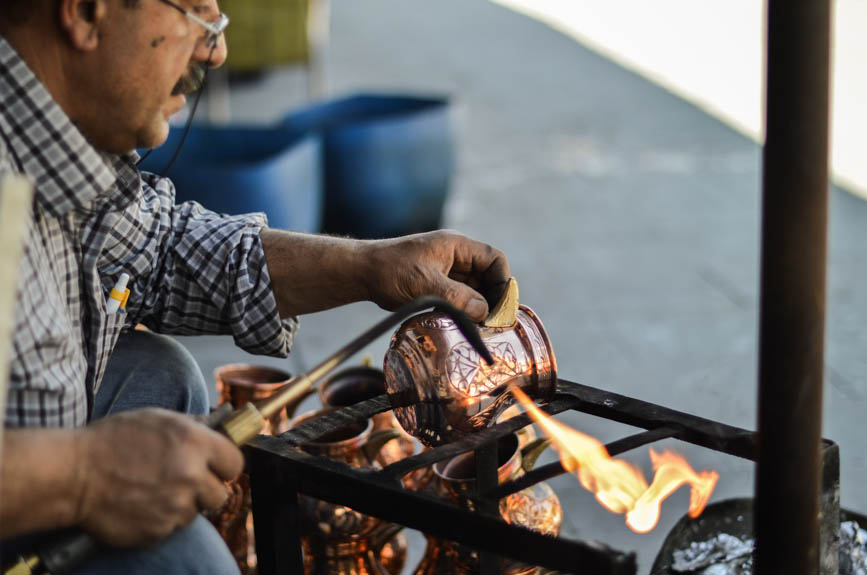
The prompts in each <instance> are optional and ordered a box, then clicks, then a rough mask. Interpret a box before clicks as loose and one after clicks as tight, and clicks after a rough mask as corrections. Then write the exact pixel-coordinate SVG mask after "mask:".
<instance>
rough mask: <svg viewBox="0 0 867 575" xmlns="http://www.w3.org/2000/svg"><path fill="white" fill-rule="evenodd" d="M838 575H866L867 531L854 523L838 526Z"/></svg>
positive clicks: (845, 522) (849, 522) (846, 522)
mask: <svg viewBox="0 0 867 575" xmlns="http://www.w3.org/2000/svg"><path fill="white" fill-rule="evenodd" d="M840 575H867V531H865V530H864V529H861V527H859V526H858V524H857V523H855V522H854V521H844V522H843V523H841V524H840Z"/></svg>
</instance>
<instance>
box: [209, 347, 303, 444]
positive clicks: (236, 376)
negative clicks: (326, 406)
mask: <svg viewBox="0 0 867 575" xmlns="http://www.w3.org/2000/svg"><path fill="white" fill-rule="evenodd" d="M290 377H292V376H291V375H290V374H289V373H287V372H285V371H283V370H280V369H276V368H273V367H265V366H261V365H250V364H247V363H232V364H229V365H222V366H220V367H218V368H216V369H215V370H214V379H215V380H216V381H217V395H218V396H219V399H218V405H222V404H224V403H228V404H230V405H231V406H232V407H234V408H235V409H237V408H239V407H243V406H244V405H246V404H247V403H248V402H255V401H257V400H260V399H265V398H266V397H269V396H271V395H272V394H273V393H274V392H275V391H277V390H278V389H279V388H280V387H282V386H283V385H284V384H285V383H286V382H287V381H288V380H289V378H290ZM308 396H309V394H308ZM305 397H307V396H305ZM298 403H300V401H298V402H294V403H293V404H292V405H289V406H287V407H286V408H284V409H281V410H280V411H279V412H277V414H275V415H274V416H272V417H270V418H268V420H267V424H266V426H265V431H264V433H265V434H267V435H280V434H281V433H283V432H285V431H286V430H287V429H289V419H290V418H291V417H292V415H291V414H292V412H293V411H294V410H295V408H296V407H297V406H298Z"/></svg>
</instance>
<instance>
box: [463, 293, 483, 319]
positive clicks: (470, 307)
mask: <svg viewBox="0 0 867 575" xmlns="http://www.w3.org/2000/svg"><path fill="white" fill-rule="evenodd" d="M487 313H488V303H487V302H486V301H485V300H483V299H481V298H473V299H471V300H470V302H469V303H468V304H467V315H469V316H470V317H471V318H473V319H475V320H478V321H482V320H484V319H485V316H486V315H487Z"/></svg>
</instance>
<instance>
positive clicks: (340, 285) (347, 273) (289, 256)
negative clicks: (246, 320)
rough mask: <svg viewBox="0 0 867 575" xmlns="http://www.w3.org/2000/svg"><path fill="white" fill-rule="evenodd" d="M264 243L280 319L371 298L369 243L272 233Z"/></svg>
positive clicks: (264, 237) (265, 232) (265, 235)
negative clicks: (369, 290)
mask: <svg viewBox="0 0 867 575" xmlns="http://www.w3.org/2000/svg"><path fill="white" fill-rule="evenodd" d="M260 237H261V239H262V247H263V249H264V250H265V261H266V262H267V264H268V273H269V274H270V276H271V285H272V286H273V289H274V295H275V297H276V298H277V309H278V310H279V311H280V316H281V317H288V316H292V315H301V314H305V313H313V312H316V311H321V310H324V309H329V308H332V307H337V306H341V305H344V304H348V303H352V302H356V301H361V300H365V299H368V298H369V297H370V294H369V293H368V288H367V286H368V282H367V281H366V280H367V276H368V275H369V273H370V270H368V269H367V267H368V265H369V264H368V261H367V254H368V251H367V247H368V242H366V241H364V240H355V239H349V238H335V237H329V236H322V235H311V234H301V233H297V232H286V231H282V230H274V229H268V228H265V229H263V230H262V232H261V233H260ZM290 286H291V288H290Z"/></svg>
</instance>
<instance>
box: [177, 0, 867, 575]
mask: <svg viewBox="0 0 867 575" xmlns="http://www.w3.org/2000/svg"><path fill="white" fill-rule="evenodd" d="M332 9H333V13H332V42H331V50H330V53H329V56H328V66H327V70H328V82H329V86H330V90H331V93H332V94H334V95H344V94H347V93H351V92H355V91H360V90H395V91H411V92H434V93H445V94H449V95H451V96H452V97H453V101H454V112H455V129H456V139H457V145H458V172H457V175H456V179H455V182H454V187H453V190H452V193H451V196H450V199H449V202H448V206H447V225H448V226H449V227H452V228H455V229H458V230H460V231H462V232H464V233H466V234H468V235H471V236H473V237H476V238H478V239H481V240H484V241H487V242H490V243H492V244H494V245H496V246H498V247H500V248H502V249H503V250H504V251H505V252H506V253H507V254H508V256H509V259H510V264H511V268H512V271H513V274H514V275H515V276H516V277H517V278H518V280H519V282H520V287H521V301H522V302H523V303H525V304H527V305H529V306H531V307H532V308H533V309H534V310H535V311H536V312H537V313H538V314H539V315H540V317H541V318H542V320H543V321H544V323H545V326H546V328H547V330H548V332H549V335H550V337H551V340H552V342H553V345H554V349H555V351H556V354H557V358H558V363H559V370H560V373H561V375H562V376H563V377H564V378H567V379H571V380H575V381H580V382H582V383H586V384H588V385H592V386H596V387H601V388H605V389H608V390H611V391H614V392H617V393H622V394H626V395H631V396H635V397H638V398H641V399H645V400H648V401H652V402H654V403H659V404H662V405H666V406H669V407H672V408H675V409H678V410H682V411H686V412H690V413H694V414H697V415H700V416H703V417H706V418H711V419H715V420H719V421H722V422H725V423H729V424H733V425H737V426H742V427H746V428H754V427H755V417H756V408H755V406H756V393H757V392H756V332H757V322H758V319H757V312H758V309H757V301H758V298H757V293H758V274H757V272H758V255H757V254H758V246H759V194H760V160H761V154H760V150H759V148H758V147H757V146H756V145H755V144H754V143H753V142H751V141H749V140H747V139H746V138H744V137H742V136H740V135H739V134H737V133H735V132H734V131H732V130H731V129H729V128H727V127H726V126H725V125H723V124H721V123H720V122H718V121H716V120H714V119H713V118H710V117H709V116H707V115H706V114H704V113H703V112H702V111H700V110H698V109H697V108H695V107H693V106H692V105H690V104H688V103H686V102H684V101H683V100H680V99H678V98H676V97H674V96H672V95H671V94H669V93H667V92H665V91H663V90H662V89H660V88H658V87H656V86H654V85H653V84H651V83H649V82H648V81H646V80H644V79H642V78H640V77H638V76H636V75H634V74H632V73H630V72H627V71H625V70H623V69H621V68H619V67H618V66H617V65H615V64H613V63H612V62H610V61H607V60H605V59H604V58H602V57H600V56H598V55H596V54H594V53H593V52H590V51H589V50H587V49H585V48H584V47H582V46H581V45H579V44H577V43H575V42H574V41H573V40H571V39H569V38H567V37H565V36H562V35H560V34H559V33H557V32H555V31H553V30H551V29H549V28H547V27H545V26H544V25H542V24H539V23H537V22H534V21H532V20H529V19H526V18H524V17H522V16H519V15H516V14H513V13H511V12H509V11H507V10H505V9H503V8H501V7H498V6H495V5H493V4H489V3H487V2H484V1H481V0H441V1H439V2H423V1H421V0H367V1H365V2H350V1H348V0H335V1H334V2H333V6H332ZM303 86H304V83H303V81H301V79H300V78H299V75H298V73H297V72H281V73H277V74H274V75H272V76H271V77H269V78H267V79H266V80H264V81H263V82H261V83H260V84H258V85H256V86H248V87H243V88H234V89H233V93H232V106H233V110H234V113H235V117H236V118H238V119H242V120H250V121H261V120H269V119H271V118H276V117H278V116H279V115H280V114H281V113H282V112H283V111H285V110H286V108H287V106H289V105H291V104H293V103H297V102H298V101H299V100H300V98H301V96H302V94H303ZM830 214H831V215H830V226H829V227H830V242H829V243H830V254H829V262H830V267H829V274H828V278H829V283H828V316H827V326H826V333H827V345H826V360H827V366H828V367H827V373H826V386H825V403H824V413H825V415H824V435H825V437H829V438H831V439H833V440H835V441H837V442H838V443H839V444H840V445H841V456H842V479H841V484H842V485H841V489H842V504H843V506H844V507H847V508H850V509H854V510H857V511H860V512H867V483H862V481H861V479H862V478H863V477H864V476H865V474H867V447H865V446H864V442H863V437H864V431H863V429H864V425H863V423H862V419H863V417H864V414H865V408H867V333H865V330H864V328H863V325H864V323H865V320H867V297H865V290H864V287H863V286H864V283H865V279H867V203H865V202H864V201H863V200H860V199H858V198H856V197H853V196H851V195H849V194H847V193H845V192H843V191H841V190H839V189H833V190H832V192H831V210H830ZM382 315H383V312H382V311H380V310H379V309H378V308H377V307H376V306H374V305H372V304H355V305H351V306H346V307H343V308H340V309H337V310H332V311H329V312H323V313H319V314H314V315H311V316H308V317H305V318H303V319H302V331H301V334H300V336H299V340H298V348H297V350H296V351H297V353H296V354H294V355H295V356H296V357H294V358H292V359H290V360H289V366H290V369H293V370H296V371H297V369H299V368H300V367H302V366H304V365H309V364H310V363H311V362H314V361H316V360H318V359H321V358H323V357H324V356H325V355H326V354H328V353H330V352H331V351H333V350H336V349H337V348H338V347H339V346H340V345H341V344H343V343H345V342H346V341H348V339H349V338H350V337H352V336H354V335H355V334H358V333H360V332H361V331H362V330H363V329H365V328H366V327H368V326H369V325H371V324H372V323H373V322H374V321H376V320H377V319H378V318H380V317H382ZM181 340H182V341H183V342H184V343H185V344H186V345H187V346H188V347H189V348H190V349H191V350H192V351H193V353H194V355H195V356H196V357H197V359H198V360H199V361H200V363H201V365H202V367H203V369H204V371H205V373H206V374H209V373H210V372H211V371H212V370H213V368H214V367H215V366H216V365H219V364H222V363H227V362H229V361H251V362H256V363H264V364H270V365H283V366H286V365H287V363H286V360H277V359H272V358H254V357H252V356H249V355H247V354H245V353H243V352H241V351H239V350H236V349H234V348H233V347H232V344H231V341H230V340H228V338H221V337H200V338H181ZM386 344H387V337H385V338H381V339H380V340H378V341H377V342H375V344H373V345H371V346H370V347H369V348H368V349H367V350H366V352H365V353H367V354H369V355H370V356H371V357H372V358H373V359H374V362H375V363H379V362H381V359H382V357H383V353H384V350H385V346H386ZM566 421H567V422H568V423H570V424H571V425H573V426H575V427H577V428H579V429H581V430H582V431H585V432H588V433H591V434H595V435H597V436H599V437H600V438H601V439H603V440H610V439H615V438H617V437H619V436H622V435H624V434H625V433H627V432H629V431H630V430H628V429H624V426H621V425H619V424H612V423H610V422H604V421H601V420H599V419H597V418H594V417H591V416H584V415H577V414H573V415H571V416H570V417H569V418H568V419H567V420H566ZM668 446H670V447H673V448H676V449H678V450H679V451H681V452H683V453H685V454H686V455H687V457H688V458H689V459H690V461H692V462H693V464H694V465H695V467H696V468H710V467H712V468H715V469H717V470H718V471H719V472H720V476H721V478H720V481H719V484H718V487H717V490H716V493H715V494H714V497H713V499H712V501H714V500H720V499H724V498H727V497H732V496H748V495H750V494H751V492H752V482H753V474H752V472H753V470H752V466H751V465H750V464H749V463H747V462H744V461H741V460H737V459H734V458H729V457H726V456H722V455H720V454H717V453H714V452H710V451H707V450H703V449H694V448H691V447H689V446H685V445H683V444H677V443H676V442H670V443H665V444H664V445H662V447H668ZM626 458H627V459H629V460H631V461H634V462H636V463H638V464H640V465H642V466H643V467H644V469H645V471H646V475H647V476H648V477H649V476H650V467H649V463H648V457H647V454H646V450H644V449H641V450H636V451H635V452H631V453H629V454H628V455H627V456H626ZM551 485H552V486H553V487H554V489H555V490H556V491H557V493H558V495H559V497H560V498H561V500H562V501H563V504H564V509H565V511H566V520H565V523H564V528H563V531H564V534H566V535H568V536H570V537H580V538H585V539H597V540H601V541H605V542H607V543H608V544H609V545H612V546H614V547H616V548H619V549H621V550H635V551H637V552H638V557H639V562H640V567H639V572H647V571H648V569H649V567H650V564H651V563H652V561H653V558H654V556H655V554H656V551H657V549H658V548H659V546H660V545H661V542H662V540H663V538H664V537H665V534H666V533H667V531H668V529H669V528H670V527H671V526H672V525H673V524H674V522H676V521H677V519H679V518H680V517H681V516H682V515H683V514H684V513H685V512H686V508H687V504H688V494H687V491H686V490H684V489H682V490H681V491H679V492H677V493H676V494H675V495H674V496H672V497H671V498H670V499H669V500H668V502H667V503H666V504H665V505H664V506H663V513H662V518H661V520H660V524H659V526H658V527H657V528H656V530H655V531H653V532H652V533H650V534H647V535H637V534H634V533H632V532H631V531H629V530H628V528H627V527H626V526H625V525H624V523H623V518H622V517H621V516H617V515H612V514H609V513H608V512H605V511H603V510H601V508H600V507H599V506H598V505H597V504H596V503H595V501H594V500H593V497H592V496H590V495H589V494H587V493H586V492H584V491H583V490H582V489H581V488H580V486H578V484H577V482H576V481H575V480H574V479H573V478H571V477H561V478H558V479H556V480H554V481H552V482H551ZM412 541H413V551H412V554H411V557H410V561H409V565H410V566H413V565H414V564H415V563H414V561H417V558H418V557H419V554H420V553H421V546H422V545H423V540H421V539H420V538H418V537H414V538H413V539H412Z"/></svg>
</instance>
